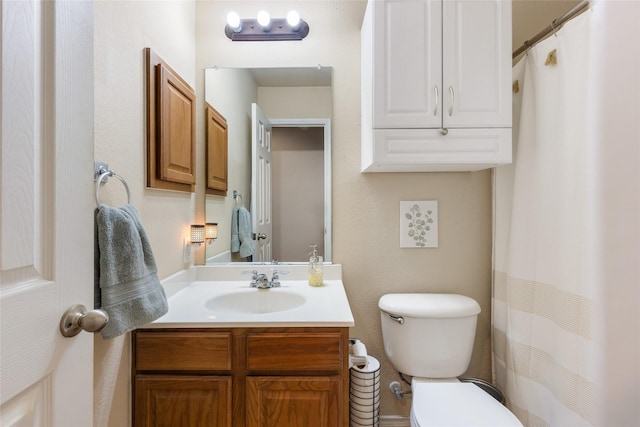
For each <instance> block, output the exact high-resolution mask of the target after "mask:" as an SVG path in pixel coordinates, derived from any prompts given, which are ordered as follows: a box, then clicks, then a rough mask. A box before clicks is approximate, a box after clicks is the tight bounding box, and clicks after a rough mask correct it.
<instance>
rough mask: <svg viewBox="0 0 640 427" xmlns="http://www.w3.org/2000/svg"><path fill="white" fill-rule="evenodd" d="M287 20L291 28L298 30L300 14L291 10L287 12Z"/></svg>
mask: <svg viewBox="0 0 640 427" xmlns="http://www.w3.org/2000/svg"><path fill="white" fill-rule="evenodd" d="M287 22H288V23H289V25H291V28H293V29H294V30H297V29H298V26H300V14H299V13H298V12H296V11H295V10H292V11H290V12H289V13H287Z"/></svg>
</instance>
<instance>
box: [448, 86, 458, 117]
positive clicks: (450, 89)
mask: <svg viewBox="0 0 640 427" xmlns="http://www.w3.org/2000/svg"><path fill="white" fill-rule="evenodd" d="M449 93H450V94H451V106H450V107H449V117H451V116H453V104H455V102H456V94H455V93H454V92H453V86H449Z"/></svg>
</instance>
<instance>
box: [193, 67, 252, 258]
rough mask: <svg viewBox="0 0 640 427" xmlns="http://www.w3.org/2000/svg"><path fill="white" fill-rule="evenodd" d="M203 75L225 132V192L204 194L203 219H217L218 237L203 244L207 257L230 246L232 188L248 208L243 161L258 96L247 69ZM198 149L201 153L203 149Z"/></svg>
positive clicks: (248, 173)
mask: <svg viewBox="0 0 640 427" xmlns="http://www.w3.org/2000/svg"><path fill="white" fill-rule="evenodd" d="M205 76H206V77H205V78H206V80H207V81H208V82H209V84H207V85H206V88H205V93H206V101H207V102H208V103H209V104H210V105H211V106H213V107H214V108H215V109H216V110H218V112H219V113H220V114H222V115H223V116H224V117H225V119H226V120H227V132H228V145H227V156H228V163H227V166H228V177H227V180H228V181H227V182H228V192H227V196H226V197H224V196H214V195H207V196H206V203H205V209H206V218H207V221H208V222H216V223H218V239H216V240H215V241H214V242H212V243H211V244H208V245H206V255H207V258H210V257H212V256H215V255H218V254H220V253H223V252H226V251H229V248H230V246H231V217H232V213H233V209H234V208H235V205H236V201H235V200H234V198H233V191H234V190H236V191H238V193H239V194H240V195H241V197H242V203H244V206H245V207H246V208H247V209H249V203H250V200H251V167H247V165H251V103H253V102H256V101H257V100H258V88H257V86H256V82H255V81H254V79H253V76H252V75H251V73H250V72H249V71H248V70H230V69H217V70H214V69H207V70H206V72H205ZM202 150H204V147H203V149H202ZM199 153H203V155H202V156H200V157H204V151H199ZM203 167H204V165H203ZM203 175H204V174H203ZM234 256H237V254H235V255H234ZM240 260H242V259H240Z"/></svg>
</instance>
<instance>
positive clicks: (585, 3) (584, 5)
mask: <svg viewBox="0 0 640 427" xmlns="http://www.w3.org/2000/svg"><path fill="white" fill-rule="evenodd" d="M589 3H590V2H589V0H582V1H581V2H580V3H578V4H577V5H576V6H574V7H573V8H572V9H571V10H570V11H568V12H567V13H565V14H564V15H562V16H560V17H558V18H556V19H554V20H553V21H551V24H549V26H547V27H546V28H545V29H543V30H542V31H540V32H539V33H538V34H536V35H535V36H533V37H532V38H531V39H530V40H526V41H525V42H524V43H523V44H522V46H520V47H519V48H518V49H516V50H514V51H513V56H512V57H511V59H515V58H516V57H517V56H518V55H520V54H521V53H522V52H524V51H525V50H527V49H529V48H530V47H532V46H534V45H535V44H536V43H538V42H539V41H540V40H542V39H543V38H544V37H546V36H548V35H549V34H551V33H553V32H554V31H556V30H558V28H560V26H562V24H564V23H565V22H567V21H568V20H570V19H571V18H573V17H575V16H576V15H578V14H580V13H581V12H583V11H584V10H585V9H588V8H589Z"/></svg>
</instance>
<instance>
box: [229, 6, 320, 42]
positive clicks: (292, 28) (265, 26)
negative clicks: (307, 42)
mask: <svg viewBox="0 0 640 427" xmlns="http://www.w3.org/2000/svg"><path fill="white" fill-rule="evenodd" d="M224 33H225V34H226V35H227V37H228V38H229V39H231V40H232V41H278V40H302V39H303V38H305V37H306V36H307V34H309V24H307V23H306V22H305V21H304V20H302V19H301V18H300V14H299V13H298V12H296V11H293V10H292V11H291V12H289V13H288V14H287V17H286V18H271V17H270V16H269V13H268V12H267V11H265V10H261V11H260V12H258V15H257V17H256V19H240V16H239V15H238V14H237V13H236V12H229V14H228V15H227V25H225V27H224Z"/></svg>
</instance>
